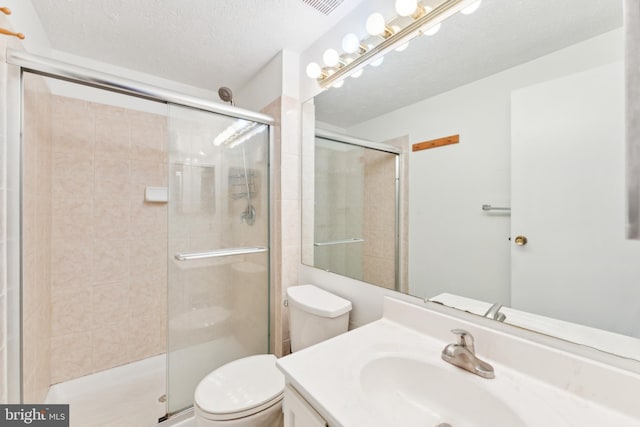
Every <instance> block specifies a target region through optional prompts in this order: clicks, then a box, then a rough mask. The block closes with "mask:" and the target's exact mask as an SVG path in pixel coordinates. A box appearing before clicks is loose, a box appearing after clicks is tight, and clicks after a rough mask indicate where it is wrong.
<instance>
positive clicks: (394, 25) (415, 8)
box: [306, 0, 482, 88]
mask: <svg viewBox="0 0 640 427" xmlns="http://www.w3.org/2000/svg"><path fill="white" fill-rule="evenodd" d="M481 1H482V0H445V1H443V2H442V3H441V4H439V5H437V6H436V7H435V8H431V7H428V6H424V5H422V4H420V2H419V1H418V0H396V2H395V7H396V12H397V13H398V16H396V17H393V19H391V20H389V22H386V21H385V19H384V16H382V14H380V13H373V14H371V15H369V17H368V18H367V22H366V29H367V32H368V33H369V34H370V35H371V36H373V37H369V36H367V37H365V38H364V39H358V36H357V35H356V34H354V33H348V34H347V35H345V36H344V38H343V39H342V50H343V51H344V52H345V53H344V54H342V55H340V54H339V53H338V52H337V51H336V50H334V49H327V50H326V51H325V52H324V55H323V62H324V63H325V65H326V66H325V67H320V65H318V64H317V63H315V62H311V63H309V65H307V68H306V72H307V76H309V77H310V78H312V79H316V80H318V84H319V85H320V87H322V88H328V87H340V86H342V85H336V83H337V82H339V81H341V80H343V79H344V78H345V77H348V76H352V77H354V78H357V77H359V76H360V75H361V74H362V70H363V68H364V67H365V66H367V65H369V64H371V65H372V66H379V65H380V64H382V61H383V56H384V55H385V54H386V53H388V52H390V51H392V50H397V51H398V52H402V51H403V50H405V49H406V48H407V46H408V44H409V42H410V41H411V40H412V39H413V38H414V37H417V36H419V35H422V34H426V35H434V34H435V33H437V32H438V30H440V27H441V23H442V22H443V21H444V20H446V19H447V18H449V17H450V16H452V15H454V14H456V13H458V12H462V13H465V14H470V13H473V12H475V11H476V10H477V9H478V7H479V6H480V3H481ZM405 16H410V17H411V19H412V20H411V22H409V23H408V24H406V25H404V26H400V25H399V24H400V23H402V22H404V21H406V19H405V18H404V17H405ZM375 37H380V39H381V41H380V43H378V44H370V43H371V39H372V38H375ZM365 40H366V42H365Z"/></svg>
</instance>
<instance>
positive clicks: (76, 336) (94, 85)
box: [7, 52, 272, 425]
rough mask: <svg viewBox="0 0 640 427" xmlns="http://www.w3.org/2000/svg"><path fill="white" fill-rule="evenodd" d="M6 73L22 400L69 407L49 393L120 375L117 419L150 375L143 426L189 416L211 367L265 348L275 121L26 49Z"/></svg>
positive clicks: (17, 393) (110, 409) (14, 354)
mask: <svg viewBox="0 0 640 427" xmlns="http://www.w3.org/2000/svg"><path fill="white" fill-rule="evenodd" d="M7 61H8V63H9V70H10V72H11V73H10V74H11V83H10V84H8V85H7V86H8V88H9V92H10V93H9V94H10V95H11V96H10V97H8V99H9V100H10V101H11V102H12V103H13V104H15V108H12V110H14V111H15V114H13V115H11V116H10V117H8V124H9V126H8V130H7V134H8V138H9V141H10V144H9V146H10V147H11V151H10V152H8V156H7V162H8V163H10V164H11V165H12V168H11V170H10V171H9V172H8V174H9V176H10V178H11V180H12V182H13V183H17V184H19V185H18V186H17V187H18V190H16V191H15V197H14V196H13V193H12V198H11V199H8V200H9V203H10V205H11V206H10V207H11V209H12V215H13V216H12V220H11V221H12V224H13V223H14V224H15V227H13V229H15V230H19V231H20V232H19V233H16V234H18V238H16V239H15V242H16V243H17V244H12V245H11V246H10V247H8V249H7V254H8V255H9V256H8V258H7V259H8V261H7V267H8V271H9V272H10V273H11V274H10V277H11V283H10V285H11V289H12V292H11V295H10V297H11V298H10V299H9V301H8V306H9V309H10V310H8V311H9V315H8V330H10V331H12V332H11V334H12V335H11V336H12V337H14V336H15V337H17V338H15V339H16V340H17V341H18V344H16V345H12V346H11V348H10V349H8V366H9V368H10V372H12V373H15V374H12V375H15V376H16V378H15V380H12V381H11V387H10V388H11V390H10V395H11V396H12V397H11V398H12V401H16V402H18V401H25V402H26V401H29V402H30V403H43V402H44V401H45V399H48V400H47V402H46V403H48V404H50V403H69V397H68V396H67V395H64V393H58V395H57V396H54V398H51V396H48V394H51V393H49V392H50V391H51V389H52V388H53V387H54V386H63V385H65V384H66V383H70V382H72V381H74V380H76V379H78V378H83V381H87V379H88V378H89V377H94V376H95V375H96V374H100V375H102V374H104V373H105V372H106V371H108V372H109V374H113V375H115V373H116V372H118V375H120V373H119V372H121V371H122V369H123V368H124V371H122V372H126V375H125V376H126V380H127V381H126V383H125V382H123V384H120V383H118V385H117V387H120V389H118V390H117V391H116V392H115V395H116V396H118V397H119V400H118V404H122V407H116V406H114V405H112V404H110V403H109V402H107V401H103V400H101V399H98V398H96V399H94V401H95V406H96V408H97V410H103V409H104V412H106V413H109V414H120V415H122V414H124V413H125V412H126V411H127V410H129V409H131V408H130V407H131V406H132V404H131V402H129V401H127V398H126V397H124V396H126V394H125V391H131V390H133V393H138V394H141V393H139V392H140V390H141V389H142V388H145V392H148V391H149V390H147V389H148V388H149V387H147V386H145V385H143V384H142V383H141V382H140V381H141V379H140V378H141V377H142V375H143V374H145V375H147V374H148V375H149V376H150V377H153V378H152V380H153V384H155V383H156V378H155V375H156V371H158V375H159V380H158V381H157V382H158V383H159V389H158V390H157V394H153V396H152V397H151V398H150V399H148V402H147V401H146V400H145V405H147V406H148V407H149V408H148V409H149V410H148V411H147V412H149V414H150V419H149V420H146V418H145V420H146V421H144V423H145V424H146V425H150V424H151V422H153V423H155V422H156V421H157V420H158V417H159V415H158V413H159V411H157V410H156V409H158V408H157V406H158V404H159V403H161V405H162V406H163V407H161V408H159V409H160V410H163V409H166V411H163V412H162V413H166V414H168V415H172V414H176V413H178V412H181V411H183V410H185V409H188V408H189V407H191V406H192V404H193V397H194V391H195V388H196V387H197V385H198V383H199V382H200V381H201V380H202V379H203V378H204V377H205V376H206V375H207V374H209V373H210V372H211V371H213V370H214V369H216V368H218V367H220V366H221V365H223V364H225V363H227V362H229V361H232V360H235V359H238V358H242V357H245V356H249V355H253V354H259V353H268V352H269V328H270V325H269V298H270V295H269V277H270V274H269V210H270V206H269V144H270V127H269V124H270V123H272V119H271V118H270V117H267V116H264V115H262V114H259V113H253V112H251V111H246V110H242V109H238V108H233V107H230V106H227V105H224V104H220V103H214V102H210V101H207V100H203V99H197V98H193V97H188V96H183V95H180V94H177V93H174V92H171V91H168V90H165V89H163V88H158V87H154V86H149V85H145V84H144V83H140V82H135V81H131V80H128V79H124V78H120V77H117V76H112V75H108V74H104V73H100V72H97V71H93V70H89V69H84V68H79V67H75V66H73V65H70V64H65V63H62V62H58V61H53V60H50V59H46V58H41V57H38V56H35V55H30V54H27V53H24V52H9V53H8V60H7ZM13 104H12V105H13ZM47 307H49V308H50V309H47ZM51 307H52V308H51ZM23 314H24V316H23ZM165 357H166V369H164V368H163V369H156V362H159V363H160V365H161V366H165V364H164V359H165ZM41 366H42V367H43V368H42V369H41V368H40V367H41ZM140 366H144V367H145V368H139V367H140ZM147 367H150V368H149V370H150V372H148V373H146V372H143V369H146V368H147ZM165 371H166V382H165V381H164V376H165ZM132 372H135V375H131V373H132ZM96 378H97V377H96ZM118 378H119V377H118ZM86 384H89V383H86ZM92 384H93V383H92ZM114 384H115V382H114ZM114 384H111V383H109V382H105V381H100V380H98V381H97V382H96V383H95V386H94V385H92V386H87V387H86V389H85V390H81V391H80V393H79V398H86V395H88V394H91V395H94V394H96V393H102V392H104V393H110V392H111V391H110V390H111V389H110V387H112V386H113V387H115V386H114ZM125 388H126V389H127V390H125ZM103 389H104V390H103ZM160 389H161V390H162V391H160ZM152 393H156V390H155V389H154V390H153V391H152ZM162 393H166V407H165V406H164V405H165V404H164V403H162V402H164V399H163V397H162V395H161V394H162ZM54 394H55V393H54ZM111 394H114V393H111ZM105 395H106V394H105ZM145 396H146V394H145ZM57 398H62V399H63V401H60V402H58V401H56V400H55V399H57ZM51 399H53V400H51ZM145 399H146V397H145ZM85 400H86V399H85ZM92 404H93V403H92ZM100 405H102V406H100ZM80 406H82V405H80ZM80 406H78V405H76V406H75V408H76V409H75V415H76V416H78V417H79V415H78V414H79V413H80V412H82V411H84V412H91V411H90V410H93V409H92V408H93V407H89V406H90V405H89V406H87V407H86V408H85V407H82V408H80ZM98 406H100V408H98ZM96 408H94V409H96ZM134 408H135V411H134V412H135V413H137V414H138V415H139V414H140V413H142V412H145V411H146V409H145V408H142V407H140V406H135V407H134ZM146 415H148V414H146V412H145V417H146ZM78 417H76V418H77V419H79V418H78ZM76 422H80V421H76ZM127 422H128V424H131V423H132V420H128V421H127ZM72 425H73V424H72ZM82 425H89V424H87V423H83V424H82Z"/></svg>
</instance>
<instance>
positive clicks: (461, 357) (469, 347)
mask: <svg viewBox="0 0 640 427" xmlns="http://www.w3.org/2000/svg"><path fill="white" fill-rule="evenodd" d="M451 332H453V333H454V334H456V335H457V336H458V342H457V343H456V344H449V345H447V346H446V347H445V348H444V349H443V350H442V360H444V361H445V362H449V363H451V364H452V365H454V366H457V367H459V368H462V369H465V370H467V371H469V372H471V373H473V374H476V375H479V376H481V377H482V378H494V377H495V374H494V372H493V366H491V365H489V364H488V363H487V362H485V361H483V360H480V359H478V358H477V357H476V350H475V347H474V346H473V336H472V335H471V334H470V333H469V332H467V331H465V330H463V329H452V330H451Z"/></svg>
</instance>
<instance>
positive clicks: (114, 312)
mask: <svg viewBox="0 0 640 427" xmlns="http://www.w3.org/2000/svg"><path fill="white" fill-rule="evenodd" d="M90 307H91V313H92V317H93V330H94V331H97V330H100V329H102V328H103V327H104V326H105V325H108V324H118V325H120V326H121V325H124V324H126V323H127V320H128V318H129V282H128V281H124V282H117V283H109V284H106V285H99V286H94V287H93V289H92V298H91V305H90ZM125 329H126V327H125Z"/></svg>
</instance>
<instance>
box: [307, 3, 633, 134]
mask: <svg viewBox="0 0 640 427" xmlns="http://www.w3.org/2000/svg"><path fill="white" fill-rule="evenodd" d="M620 26H622V1H621V0H484V1H483V2H482V5H481V6H480V8H479V9H478V11H477V12H475V13H474V14H472V15H468V16H467V15H461V14H457V15H455V16H453V17H451V18H450V19H449V20H448V21H447V22H445V23H444V24H443V25H442V29H441V30H440V31H439V32H438V33H437V34H436V35H435V36H433V37H427V36H423V37H419V38H418V39H414V40H413V41H412V42H411V44H410V46H409V48H408V49H407V50H405V51H404V52H393V53H391V54H388V55H387V57H385V60H384V63H383V64H382V65H381V66H380V67H378V68H372V67H367V68H366V69H365V70H364V71H365V73H364V74H363V75H362V77H360V78H358V79H353V78H348V79H347V81H346V82H345V84H344V86H342V87H341V88H340V89H329V90H327V91H325V92H323V93H322V94H320V95H318V96H316V98H315V111H316V119H317V120H319V121H321V122H324V123H328V124H331V125H334V126H338V127H342V128H348V127H351V126H353V125H355V124H358V123H361V122H363V121H366V120H369V119H372V118H375V117H378V116H380V115H382V114H385V113H387V112H390V111H393V110H396V109H398V108H400V107H402V106H405V105H409V104H412V103H415V102H417V101H420V100H422V99H426V98H429V97H431V96H434V95H437V94H439V93H443V92H446V91H448V90H451V89H453V88H456V87H458V86H461V85H464V84H466V83H470V82H473V81H475V80H479V79H481V78H483V77H487V76H490V75H492V74H495V73H497V72H500V71H502V70H505V69H508V68H511V67H513V66H515V65H518V64H522V63H524V62H527V61H530V60H532V59H535V58H537V57H539V56H542V55H545V54H548V53H551V52H554V51H556V50H559V49H562V48H564V47H567V46H570V45H572V44H575V43H577V42H579V41H582V40H585V39H588V38H591V37H594V36H596V35H599V34H602V33H604V32H607V31H610V30H613V29H615V28H618V27H620Z"/></svg>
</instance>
